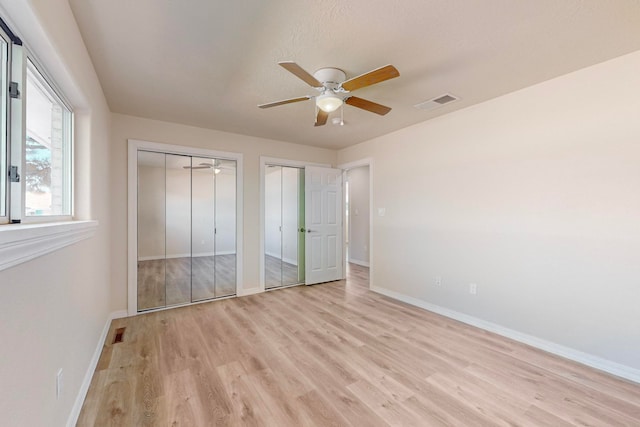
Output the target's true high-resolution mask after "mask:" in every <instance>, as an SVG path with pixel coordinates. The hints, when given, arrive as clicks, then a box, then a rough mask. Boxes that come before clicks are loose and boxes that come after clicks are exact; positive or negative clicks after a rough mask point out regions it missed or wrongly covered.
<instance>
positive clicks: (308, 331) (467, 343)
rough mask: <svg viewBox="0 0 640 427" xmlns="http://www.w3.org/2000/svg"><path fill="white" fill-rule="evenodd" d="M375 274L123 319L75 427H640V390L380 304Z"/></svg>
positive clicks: (357, 270)
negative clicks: (371, 283)
mask: <svg viewBox="0 0 640 427" xmlns="http://www.w3.org/2000/svg"><path fill="white" fill-rule="evenodd" d="M367 274H368V273H367V269H366V268H362V267H358V266H354V265H351V266H350V272H349V280H348V281H347V282H346V283H345V282H344V281H340V282H333V283H327V284H322V285H316V286H311V287H306V286H298V287H293V288H286V289H282V290H278V291H275V292H266V293H263V294H258V295H252V296H248V297H243V298H233V299H226V300H219V301H214V302H211V303H207V304H200V305H195V306H190V307H184V308H177V309H174V310H168V311H161V312H155V313H149V314H144V315H140V316H137V317H135V318H128V319H120V320H117V321H114V322H113V325H112V327H111V331H110V333H109V337H108V342H107V343H106V345H105V346H104V349H103V353H102V356H101V358H100V361H99V363H98V367H97V370H96V372H95V374H94V377H93V381H92V383H91V387H90V389H89V392H88V395H87V398H86V401H85V403H84V406H83V409H82V413H81V414H80V419H79V422H78V425H79V426H146V425H148V426H152V425H153V426H209V425H227V426H236V425H238V426H240V425H242V426H244V425H248V426H279V427H281V426H305V425H315V426H342V425H344V426H348V425H351V426H365V427H370V426H386V425H398V426H495V425H504V426H507V425H508V426H514V425H521V426H554V427H561V426H569V425H580V426H639V425H640V386H639V385H637V384H633V383H630V382H626V381H623V380H620V379H617V378H614V377H612V376H609V375H606V374H604V373H601V372H599V371H595V370H592V369H589V368H586V367H584V366H581V365H578V364H576V363H573V362H570V361H567V360H564V359H561V358H559V357H555V356H552V355H549V354H547V353H544V352H542V351H539V350H536V349H533V348H531V347H528V346H525V345H523V344H519V343H516V342H513V341H510V340H508V339H505V338H503V337H500V336H497V335H494V334H491V333H489V332H486V331H483V330H479V329H476V328H473V327H471V326H468V325H465V324H462V323H459V322H456V321H453V320H450V319H447V318H444V317H441V316H439V315H436V314H433V313H430V312H427V311H424V310H421V309H418V308H415V307H412V306H409V305H406V304H403V303H401V302H397V301H394V300H391V299H389V298H386V297H384V296H381V295H378V294H375V293H373V292H370V291H369V290H368V289H367V288H366V283H367V280H368V277H367ZM123 326H126V332H125V336H124V342H123V343H120V344H114V345H112V344H110V342H111V340H113V336H114V331H115V328H119V327H123Z"/></svg>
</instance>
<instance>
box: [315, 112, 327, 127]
mask: <svg viewBox="0 0 640 427" xmlns="http://www.w3.org/2000/svg"><path fill="white" fill-rule="evenodd" d="M328 117H329V113H327V112H325V111H322V110H321V109H319V108H318V116H317V117H316V124H315V125H314V126H324V125H326V124H327V118H328Z"/></svg>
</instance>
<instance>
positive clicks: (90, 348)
mask: <svg viewBox="0 0 640 427" xmlns="http://www.w3.org/2000/svg"><path fill="white" fill-rule="evenodd" d="M0 4H1V7H2V9H4V11H3V13H2V15H3V18H7V19H8V20H9V21H10V22H11V23H12V24H13V25H14V27H15V28H16V29H17V30H18V31H19V32H20V33H21V35H22V36H23V37H24V39H25V41H26V42H27V43H29V45H30V46H31V47H32V49H33V50H34V51H35V53H36V54H37V56H38V57H39V58H40V60H41V61H42V63H43V64H44V65H45V67H46V68H47V70H48V71H49V73H50V74H51V75H52V76H53V78H54V79H55V80H56V82H57V83H58V85H59V86H60V87H61V89H62V90H63V92H64V94H65V95H66V96H67V97H68V98H69V100H70V102H71V104H72V105H73V107H74V110H75V111H76V132H75V134H76V140H75V163H74V166H75V170H76V172H75V177H76V183H75V211H76V217H77V218H80V219H97V220H98V221H99V222H100V225H99V228H98V231H97V235H96V236H95V237H93V238H91V239H89V240H85V241H82V242H80V243H76V244H74V245H72V246H69V247H66V248H64V249H61V250H59V251H56V252H54V253H51V254H49V255H45V256H42V257H40V258H36V259H34V260H32V261H30V262H27V263H24V264H21V265H18V266H16V267H13V268H10V269H8V270H4V271H2V272H0V342H1V343H2V347H1V350H0V413H1V414H2V421H0V424H2V425H7V426H61V425H64V424H65V423H66V422H67V417H68V416H69V413H70V411H71V408H72V406H73V403H74V400H75V398H76V396H77V394H78V391H79V389H80V384H81V383H82V380H83V379H84V375H85V373H86V371H87V368H88V366H89V362H90V360H91V357H92V356H93V353H94V350H95V349H96V347H97V345H98V340H99V337H100V335H101V331H102V329H103V327H104V325H105V322H106V321H107V318H108V315H109V313H110V309H111V307H110V303H109V298H110V271H111V268H110V267H111V265H110V251H109V247H110V246H109V234H110V221H109V215H108V206H109V187H108V184H109V182H108V176H109V168H110V160H109V155H110V153H109V148H108V147H109V141H110V140H109V132H110V119H111V117H110V113H109V110H108V108H107V105H106V102H105V99H104V96H103V94H102V90H101V87H100V85H99V83H98V80H97V77H96V75H95V72H94V69H93V66H92V64H91V61H90V59H89V56H88V54H87V52H86V50H85V47H84V44H83V42H82V39H81V37H80V34H79V32H78V29H77V27H76V25H75V21H74V18H73V15H72V13H71V10H70V9H69V6H68V4H67V2H66V1H65V0H46V1H45V0H40V1H35V0H34V1H20V2H16V1H14V0H1V1H0ZM59 368H62V369H63V375H64V388H63V393H62V396H61V398H60V399H58V400H56V394H55V376H56V373H57V371H58V369H59Z"/></svg>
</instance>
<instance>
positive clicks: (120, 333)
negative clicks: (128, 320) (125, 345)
mask: <svg viewBox="0 0 640 427" xmlns="http://www.w3.org/2000/svg"><path fill="white" fill-rule="evenodd" d="M124 330H125V328H118V329H116V336H115V338H114V339H113V343H114V344H118V343H120V342H122V340H124Z"/></svg>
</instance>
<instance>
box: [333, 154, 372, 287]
mask: <svg viewBox="0 0 640 427" xmlns="http://www.w3.org/2000/svg"><path fill="white" fill-rule="evenodd" d="M340 167H341V168H342V169H344V170H345V172H344V181H345V186H344V188H345V194H344V212H343V216H344V224H345V237H344V241H345V246H344V248H345V249H344V254H345V256H344V262H345V271H346V278H347V283H351V284H354V285H357V286H365V287H367V288H369V287H370V285H371V282H372V281H371V271H370V268H371V266H372V254H373V251H372V247H373V242H372V240H373V233H372V218H373V216H372V212H373V207H372V206H373V203H372V188H373V185H372V182H373V180H372V161H371V159H364V160H360V161H357V162H353V163H349V164H345V165H341V166H340Z"/></svg>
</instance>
